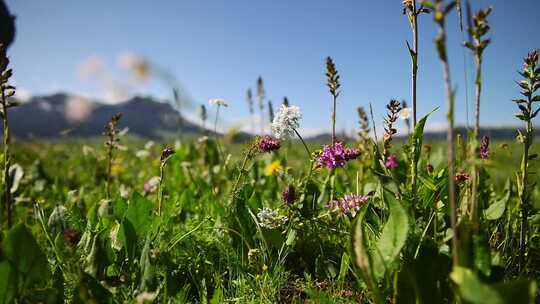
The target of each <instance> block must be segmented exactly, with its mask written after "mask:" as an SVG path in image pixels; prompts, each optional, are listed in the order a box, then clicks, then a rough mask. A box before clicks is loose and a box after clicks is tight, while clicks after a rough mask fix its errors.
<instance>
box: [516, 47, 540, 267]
mask: <svg viewBox="0 0 540 304" xmlns="http://www.w3.org/2000/svg"><path fill="white" fill-rule="evenodd" d="M538 52H539V51H538V49H534V50H532V51H530V52H529V53H528V54H527V57H525V59H524V60H523V61H524V64H523V70H522V71H521V72H520V73H519V74H520V75H521V76H522V77H523V78H524V79H523V80H521V81H519V82H518V85H519V87H520V88H521V95H523V98H519V99H515V100H514V102H515V103H516V104H517V106H518V107H519V110H520V112H519V113H517V114H516V117H517V118H518V119H519V120H521V121H523V122H524V123H525V133H524V134H523V133H521V132H519V131H518V132H519V136H518V140H519V141H520V142H521V143H522V144H523V155H522V159H521V167H520V171H519V174H518V178H517V185H518V196H519V199H520V211H521V227H520V236H519V259H518V261H519V264H518V265H519V270H520V271H521V272H523V271H524V268H525V267H524V266H525V265H526V261H525V258H526V254H525V250H526V248H527V240H528V235H529V232H528V225H529V224H528V216H529V211H530V209H531V208H532V206H531V205H532V204H531V201H530V198H531V193H532V190H533V189H534V187H535V183H534V182H530V181H529V175H530V174H532V172H529V164H530V162H531V161H533V160H534V159H535V158H536V155H535V154H532V155H530V148H531V146H532V144H533V137H534V130H533V123H532V122H533V119H534V118H535V117H536V116H537V115H538V112H540V108H538V109H536V110H535V109H534V103H535V102H540V95H536V91H537V90H538V88H540V67H538Z"/></svg>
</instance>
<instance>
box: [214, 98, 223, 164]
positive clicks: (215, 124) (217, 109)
mask: <svg viewBox="0 0 540 304" xmlns="http://www.w3.org/2000/svg"><path fill="white" fill-rule="evenodd" d="M220 107H221V106H220V105H219V104H218V105H217V108H216V118H215V120H214V138H215V140H216V147H217V149H218V153H219V156H220V158H221V159H223V152H221V145H220V143H219V138H218V133H217V123H218V118H219V108H220Z"/></svg>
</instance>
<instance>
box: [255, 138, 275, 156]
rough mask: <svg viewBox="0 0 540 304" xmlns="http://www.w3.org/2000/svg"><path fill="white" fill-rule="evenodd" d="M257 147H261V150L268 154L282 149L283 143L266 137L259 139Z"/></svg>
mask: <svg viewBox="0 0 540 304" xmlns="http://www.w3.org/2000/svg"><path fill="white" fill-rule="evenodd" d="M257 145H258V146H259V150H260V151H261V152H265V153H266V152H272V151H276V150H278V149H279V148H280V147H281V142H280V141H279V140H278V139H274V138H272V137H270V136H268V135H265V136H263V137H261V138H259V141H258V142H257Z"/></svg>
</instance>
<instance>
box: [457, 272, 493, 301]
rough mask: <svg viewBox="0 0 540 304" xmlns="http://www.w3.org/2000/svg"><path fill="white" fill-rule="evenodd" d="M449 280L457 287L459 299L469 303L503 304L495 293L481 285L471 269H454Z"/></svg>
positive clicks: (485, 285) (490, 288)
mask: <svg viewBox="0 0 540 304" xmlns="http://www.w3.org/2000/svg"><path fill="white" fill-rule="evenodd" d="M450 278H451V279H452V281H454V283H455V284H456V285H457V287H458V291H459V295H460V296H461V298H462V299H463V300H465V301H467V302H469V303H478V304H480V303H490V304H503V303H504V301H503V299H502V298H501V296H500V295H499V294H498V293H497V291H496V290H495V289H493V288H492V287H490V286H489V285H487V284H484V283H482V282H481V281H480V279H478V277H477V276H476V274H475V273H474V272H473V271H472V270H471V269H468V268H465V267H460V266H457V267H454V270H453V271H452V273H451V274H450Z"/></svg>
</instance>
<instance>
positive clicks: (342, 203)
mask: <svg viewBox="0 0 540 304" xmlns="http://www.w3.org/2000/svg"><path fill="white" fill-rule="evenodd" d="M369 199H370V197H369V196H368V195H356V194H347V195H345V196H344V197H343V198H341V199H338V200H333V201H331V202H330V203H329V204H328V205H327V206H326V207H327V208H329V209H332V210H335V211H339V212H340V213H341V214H342V215H348V214H350V213H353V215H354V213H356V211H357V210H358V209H360V207H361V206H362V205H363V204H364V203H365V202H367V201H368V200H369Z"/></svg>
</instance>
